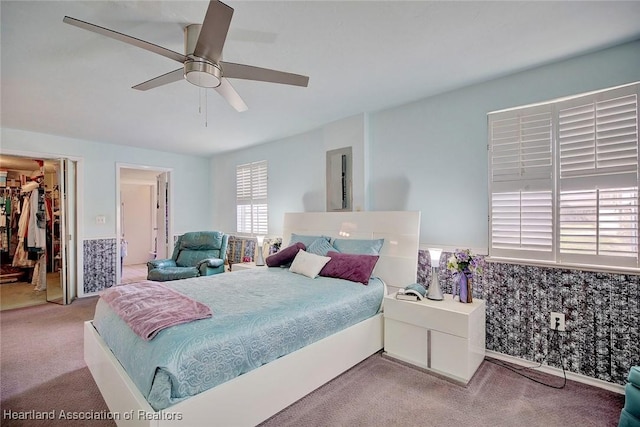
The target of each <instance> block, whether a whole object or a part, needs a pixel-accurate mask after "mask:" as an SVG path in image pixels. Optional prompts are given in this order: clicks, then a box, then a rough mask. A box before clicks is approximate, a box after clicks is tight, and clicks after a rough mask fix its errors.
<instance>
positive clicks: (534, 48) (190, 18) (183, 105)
mask: <svg viewBox="0 0 640 427" xmlns="http://www.w3.org/2000/svg"><path fill="white" fill-rule="evenodd" d="M227 4H228V5H229V6H231V7H233V8H234V10H235V12H234V15H233V19H232V21H231V28H230V31H229V34H228V37H227V41H226V44H225V49H224V52H223V55H224V60H225V61H228V62H236V63H243V64H249V65H255V66H259V67H265V68H274V69H278V70H282V71H287V72H292V73H297V74H304V75H307V76H309V78H310V80H309V86H308V87H307V88H301V87H296V86H287V85H280V84H273V83H263V82H254V81H247V80H238V79H234V80H232V81H231V82H232V84H233V86H234V87H235V89H236V91H237V92H238V93H239V94H240V96H241V97H242V98H243V99H244V101H245V102H246V104H247V105H248V106H249V110H248V111H246V112H243V113H238V112H236V111H235V110H234V109H232V108H231V107H230V106H229V105H228V104H226V103H225V102H224V100H223V99H222V98H221V97H220V96H219V95H218V94H217V93H216V92H215V91H213V90H208V91H204V90H200V89H198V88H197V87H196V86H193V85H191V84H190V83H188V82H186V81H179V82H175V83H171V84H169V85H166V86H163V87H159V88H156V89H152V90H149V91H145V92H143V91H137V90H133V89H131V87H132V86H134V85H136V84H138V83H142V82H144V81H146V80H149V79H151V78H153V77H156V76H159V75H161V74H164V73H167V72H169V71H173V70H174V69H176V68H178V67H179V66H180V64H177V63H176V62H174V61H172V60H170V59H167V58H165V57H162V56H160V55H156V54H154V53H151V52H148V51H146V50H142V49H139V48H136V47H134V46H130V45H128V44H125V43H122V42H119V41H116V40H113V39H110V38H107V37H104V36H100V35H98V34H94V33H91V32H88V31H86V30H82V29H79V28H76V27H73V26H70V25H67V24H64V23H63V22H62V18H63V17H64V16H65V15H68V16H71V17H73V18H77V19H80V20H83V21H87V22H90V23H93V24H96V25H100V26H103V27H106V28H109V29H112V30H115V31H119V32H121V33H124V34H127V35H130V36H134V37H137V38H140V39H143V40H145V41H149V42H152V43H155V44H157V45H160V46H163V47H165V48H168V49H171V50H174V51H176V52H180V53H183V52H184V47H183V43H184V41H183V28H184V26H186V25H187V24H190V23H201V22H202V20H203V18H204V15H205V12H206V10H207V6H208V2H207V1H204V2H203V1H198V2H190V1H163V2H156V1H84V2H79V1H60V2H56V1H43V2H35V1H15V2H14V1H6V0H2V1H1V2H0V14H1V25H0V32H1V34H0V36H1V39H0V40H1V41H2V46H1V54H2V57H1V60H2V62H1V72H2V74H1V83H2V84H1V88H0V89H1V92H0V95H1V101H2V110H1V123H0V124H1V126H2V127H8V128H16V129H25V130H30V131H34V132H42V133H47V134H54V135H61V136H67V137H71V138H79V139H83V140H90V141H97V142H106V143H111V144H122V145H127V146H136V147H143V148H150V149H155V150H162V151H169V152H177V153H186V154H195V155H212V154H215V153H219V152H223V151H227V150H235V149H240V148H243V147H247V146H250V145H254V144H260V143H264V142H268V141H272V140H274V139H279V138H283V137H286V136H290V135H294V134H297V133H302V132H305V131H308V130H310V129H314V128H317V127H319V126H321V125H323V124H325V123H329V122H331V121H334V120H338V119H341V118H344V117H348V116H351V115H354V114H358V113H362V112H372V111H377V110H381V109H384V108H388V107H391V106H395V105H400V104H404V103H407V102H410V101H413V100H416V99H420V98H424V97H427V96H430V95H434V94H437V93H442V92H444V91H447V90H451V89H455V88H459V87H463V86H465V85H468V84H472V83H476V82H480V81H485V80H488V79H492V78H495V77H499V76H503V75H505V74H509V73H512V72H516V71H520V70H524V69H528V68H532V67H536V66H539V65H542V64H546V63H549V62H552V61H556V60H560V59H564V58H568V57H572V56H576V55H580V54H584V53H588V52H592V51H595V50H598V49H602V48H605V47H609V46H612V45H615V44H618V43H621V42H625V41H631V40H636V39H639V38H640V24H638V23H639V22H640V1H631V2H617V1H604V2H597V1H586V2H582V1H558V2H543V1H523V2H515V1H498V2H488V1H470V2H462V1H439V2H436V1H411V2H399V1H375V2H368V1H335V2H331V1H228V2H227Z"/></svg>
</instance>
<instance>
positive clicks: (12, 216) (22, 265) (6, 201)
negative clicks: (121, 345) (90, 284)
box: [0, 154, 77, 310]
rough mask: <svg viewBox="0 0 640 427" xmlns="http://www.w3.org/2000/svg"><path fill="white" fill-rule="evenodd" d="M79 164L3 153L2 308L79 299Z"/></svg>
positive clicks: (0, 189) (0, 160) (0, 216)
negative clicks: (77, 243) (77, 213)
mask: <svg viewBox="0 0 640 427" xmlns="http://www.w3.org/2000/svg"><path fill="white" fill-rule="evenodd" d="M76 180H77V176H76V161H71V160H69V159H50V158H49V159H48V158H43V157H32V156H27V155H24V156H23V155H8V154H2V155H0V270H1V271H0V310H8V309H13V308H21V307H28V306H32V305H39V304H45V303H47V302H52V303H58V304H69V303H70V302H71V301H72V300H73V298H75V296H76V295H77V272H76V266H77V262H76V261H77V260H76V256H77V255H76V254H77V251H76V248H75V246H76V241H77V226H76V209H77V208H76V198H75V192H76Z"/></svg>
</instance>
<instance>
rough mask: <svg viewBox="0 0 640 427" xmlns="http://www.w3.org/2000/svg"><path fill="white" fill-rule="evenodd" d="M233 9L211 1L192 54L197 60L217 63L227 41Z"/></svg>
mask: <svg viewBox="0 0 640 427" xmlns="http://www.w3.org/2000/svg"><path fill="white" fill-rule="evenodd" d="M232 16H233V8H231V7H229V6H227V5H226V4H224V3H222V2H221V1H217V0H211V1H210V2H209V8H208V9H207V14H206V15H205V17H204V21H203V22H202V28H201V29H200V35H199V36H198V41H197V42H196V48H195V49H194V51H193V54H194V55H195V56H197V57H199V58H204V59H208V60H209V61H211V62H214V63H216V64H217V63H218V62H219V61H220V58H222V48H223V47H224V42H225V40H226V39H227V33H228V32H229V25H230V24H231V17H232Z"/></svg>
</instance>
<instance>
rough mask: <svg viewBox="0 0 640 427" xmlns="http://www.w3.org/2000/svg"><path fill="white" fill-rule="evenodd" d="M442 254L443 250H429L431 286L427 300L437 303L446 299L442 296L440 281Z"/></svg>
mask: <svg viewBox="0 0 640 427" xmlns="http://www.w3.org/2000/svg"><path fill="white" fill-rule="evenodd" d="M441 254H442V249H435V248H429V255H431V284H430V285H429V291H428V292H427V298H428V299H432V300H435V301H442V300H443V299H444V295H442V290H441V289H440V281H439V280H438V271H439V270H440V255H441Z"/></svg>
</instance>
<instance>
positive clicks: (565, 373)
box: [485, 324, 567, 390]
mask: <svg viewBox="0 0 640 427" xmlns="http://www.w3.org/2000/svg"><path fill="white" fill-rule="evenodd" d="M557 328H558V325H557V324H556V327H555V328H554V329H552V331H553V333H554V337H555V341H556V344H557V347H558V353H559V354H560V365H561V366H562V375H563V376H564V381H563V383H562V385H560V386H557V385H553V384H547V383H545V382H543V381H540V380H537V379H535V378H532V377H530V376H528V375H525V374H523V373H522V372H520V371H526V370H529V369H537V368H540V367H541V366H542V363H543V362H544V361H546V360H547V356H548V352H547V353H546V354H545V355H544V358H543V359H542V361H541V362H540V363H538V365H537V366H524V367H522V368H515V367H513V366H511V365H507V364H506V363H503V362H501V361H497V360H490V359H485V360H486V361H487V362H490V363H493V364H494V365H498V366H501V367H503V368H505V369H508V370H510V371H512V372H514V373H516V374H518V375H520V376H521V377H524V378H527V379H529V380H531V381H533V382H535V383H538V384H542V385H543V386H546V387H550V388H555V389H558V390H561V389H563V388H564V387H565V386H566V385H567V372H566V371H565V369H564V354H563V353H562V347H561V346H560V344H559V343H558V339H559V336H560V335H559V334H558V329H557Z"/></svg>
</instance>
